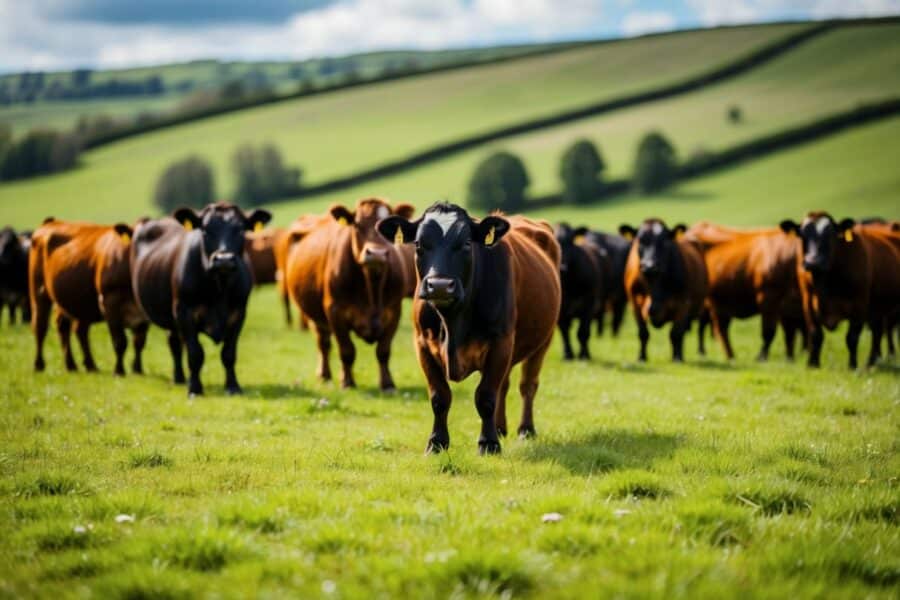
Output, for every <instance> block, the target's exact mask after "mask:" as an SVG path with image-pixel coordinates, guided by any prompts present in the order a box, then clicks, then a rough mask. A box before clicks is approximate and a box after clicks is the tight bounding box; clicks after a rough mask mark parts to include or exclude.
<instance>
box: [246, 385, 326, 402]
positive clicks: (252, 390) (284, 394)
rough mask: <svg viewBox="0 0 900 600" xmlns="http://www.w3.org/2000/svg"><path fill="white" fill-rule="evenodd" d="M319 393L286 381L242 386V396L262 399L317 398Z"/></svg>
mask: <svg viewBox="0 0 900 600" xmlns="http://www.w3.org/2000/svg"><path fill="white" fill-rule="evenodd" d="M321 395H322V393H321V392H315V391H313V390H309V389H307V388H304V387H301V386H299V385H291V384H287V383H261V384H253V385H245V386H244V396H248V397H259V398H262V399H263V400H297V399H306V398H318V397H320V396H321Z"/></svg>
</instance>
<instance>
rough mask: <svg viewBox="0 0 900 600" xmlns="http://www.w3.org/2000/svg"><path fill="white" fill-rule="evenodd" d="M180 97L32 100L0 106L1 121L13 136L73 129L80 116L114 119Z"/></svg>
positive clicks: (159, 107)
mask: <svg viewBox="0 0 900 600" xmlns="http://www.w3.org/2000/svg"><path fill="white" fill-rule="evenodd" d="M180 101H181V97H179V96H178V95H177V94H168V95H165V96H159V97H136V98H128V99H125V98H122V99H114V100H101V99H97V100H72V101H67V102H43V101H39V102H35V103H34V104H13V105H11V106H3V107H0V123H6V124H8V125H9V126H10V127H11V128H12V131H13V135H15V136H18V135H21V134H23V133H25V132H27V131H30V130H32V129H38V128H50V129H60V130H67V129H72V128H73V127H75V125H76V124H77V123H78V119H80V118H81V117H82V116H87V117H95V116H99V115H108V116H111V117H115V118H127V117H134V116H135V115H137V114H139V113H142V112H145V111H149V112H163V111H166V110H169V109H171V108H173V107H175V105H177V104H178V102H180Z"/></svg>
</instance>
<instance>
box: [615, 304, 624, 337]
mask: <svg viewBox="0 0 900 600" xmlns="http://www.w3.org/2000/svg"><path fill="white" fill-rule="evenodd" d="M625 304H626V302H625V300H624V299H623V300H619V301H616V302H613V313H612V334H613V337H618V336H619V330H620V329H621V328H622V320H623V319H624V318H625Z"/></svg>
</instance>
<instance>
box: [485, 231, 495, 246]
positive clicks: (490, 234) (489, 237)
mask: <svg viewBox="0 0 900 600" xmlns="http://www.w3.org/2000/svg"><path fill="white" fill-rule="evenodd" d="M493 243H494V228H493V227H491V230H490V231H488V234H487V235H486V236H484V245H485V246H490V245H491V244H493Z"/></svg>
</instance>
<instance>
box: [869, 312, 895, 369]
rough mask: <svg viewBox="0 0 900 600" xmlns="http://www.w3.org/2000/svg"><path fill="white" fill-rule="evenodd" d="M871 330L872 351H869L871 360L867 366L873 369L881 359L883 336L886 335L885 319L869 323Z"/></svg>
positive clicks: (872, 320)
mask: <svg viewBox="0 0 900 600" xmlns="http://www.w3.org/2000/svg"><path fill="white" fill-rule="evenodd" d="M869 329H871V330H872V349H871V350H870V351H869V360H868V361H866V366H868V367H870V368H871V367H874V366H875V363H877V362H878V359H879V358H881V336H882V334H883V333H884V319H880V318H874V319H871V320H870V321H869ZM888 337H890V336H888Z"/></svg>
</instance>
